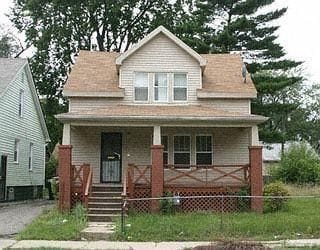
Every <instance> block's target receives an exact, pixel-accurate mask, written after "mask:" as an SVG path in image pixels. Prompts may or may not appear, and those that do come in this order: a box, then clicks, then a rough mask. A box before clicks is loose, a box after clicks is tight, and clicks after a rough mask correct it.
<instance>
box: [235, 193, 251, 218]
mask: <svg viewBox="0 0 320 250" xmlns="http://www.w3.org/2000/svg"><path fill="white" fill-rule="evenodd" d="M236 195H237V196H250V188H249V187H243V188H241V189H240V190H239V192H237V193H236ZM237 203H238V210H239V211H240V212H245V211H249V210H250V198H245V197H239V198H238V199H237Z"/></svg>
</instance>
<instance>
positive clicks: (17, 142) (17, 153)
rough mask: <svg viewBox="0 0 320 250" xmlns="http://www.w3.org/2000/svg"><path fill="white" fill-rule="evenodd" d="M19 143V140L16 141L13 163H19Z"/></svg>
mask: <svg viewBox="0 0 320 250" xmlns="http://www.w3.org/2000/svg"><path fill="white" fill-rule="evenodd" d="M19 143H20V141H19V140H18V139H15V140H14V149H13V161H14V162H19Z"/></svg>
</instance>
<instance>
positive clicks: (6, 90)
mask: <svg viewBox="0 0 320 250" xmlns="http://www.w3.org/2000/svg"><path fill="white" fill-rule="evenodd" d="M0 107H1V108H0V157H1V159H0V200H1V201H3V200H7V201H11V200H25V199H32V198H38V197H41V196H42V190H43V188H44V174H45V147H46V143H47V142H49V135H48V131H47V128H46V125H45V121H44V118H43V114H42V111H41V107H40V103H39V99H38V96H37V92H36V89H35V86H34V83H33V79H32V75H31V71H30V68H29V65H28V61H27V60H26V59H20V58H16V59H11V58H10V59H9V58H0Z"/></svg>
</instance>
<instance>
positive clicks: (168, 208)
mask: <svg viewBox="0 0 320 250" xmlns="http://www.w3.org/2000/svg"><path fill="white" fill-rule="evenodd" d="M163 197H172V199H163V200H160V211H161V212H162V213H163V214H173V213H175V207H174V202H173V194H172V193H170V192H167V193H165V194H164V196H163Z"/></svg>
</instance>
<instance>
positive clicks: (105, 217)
mask: <svg viewBox="0 0 320 250" xmlns="http://www.w3.org/2000/svg"><path fill="white" fill-rule="evenodd" d="M120 216H121V214H88V220H89V221H90V222H112V221H113V219H114V218H117V217H120Z"/></svg>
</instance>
